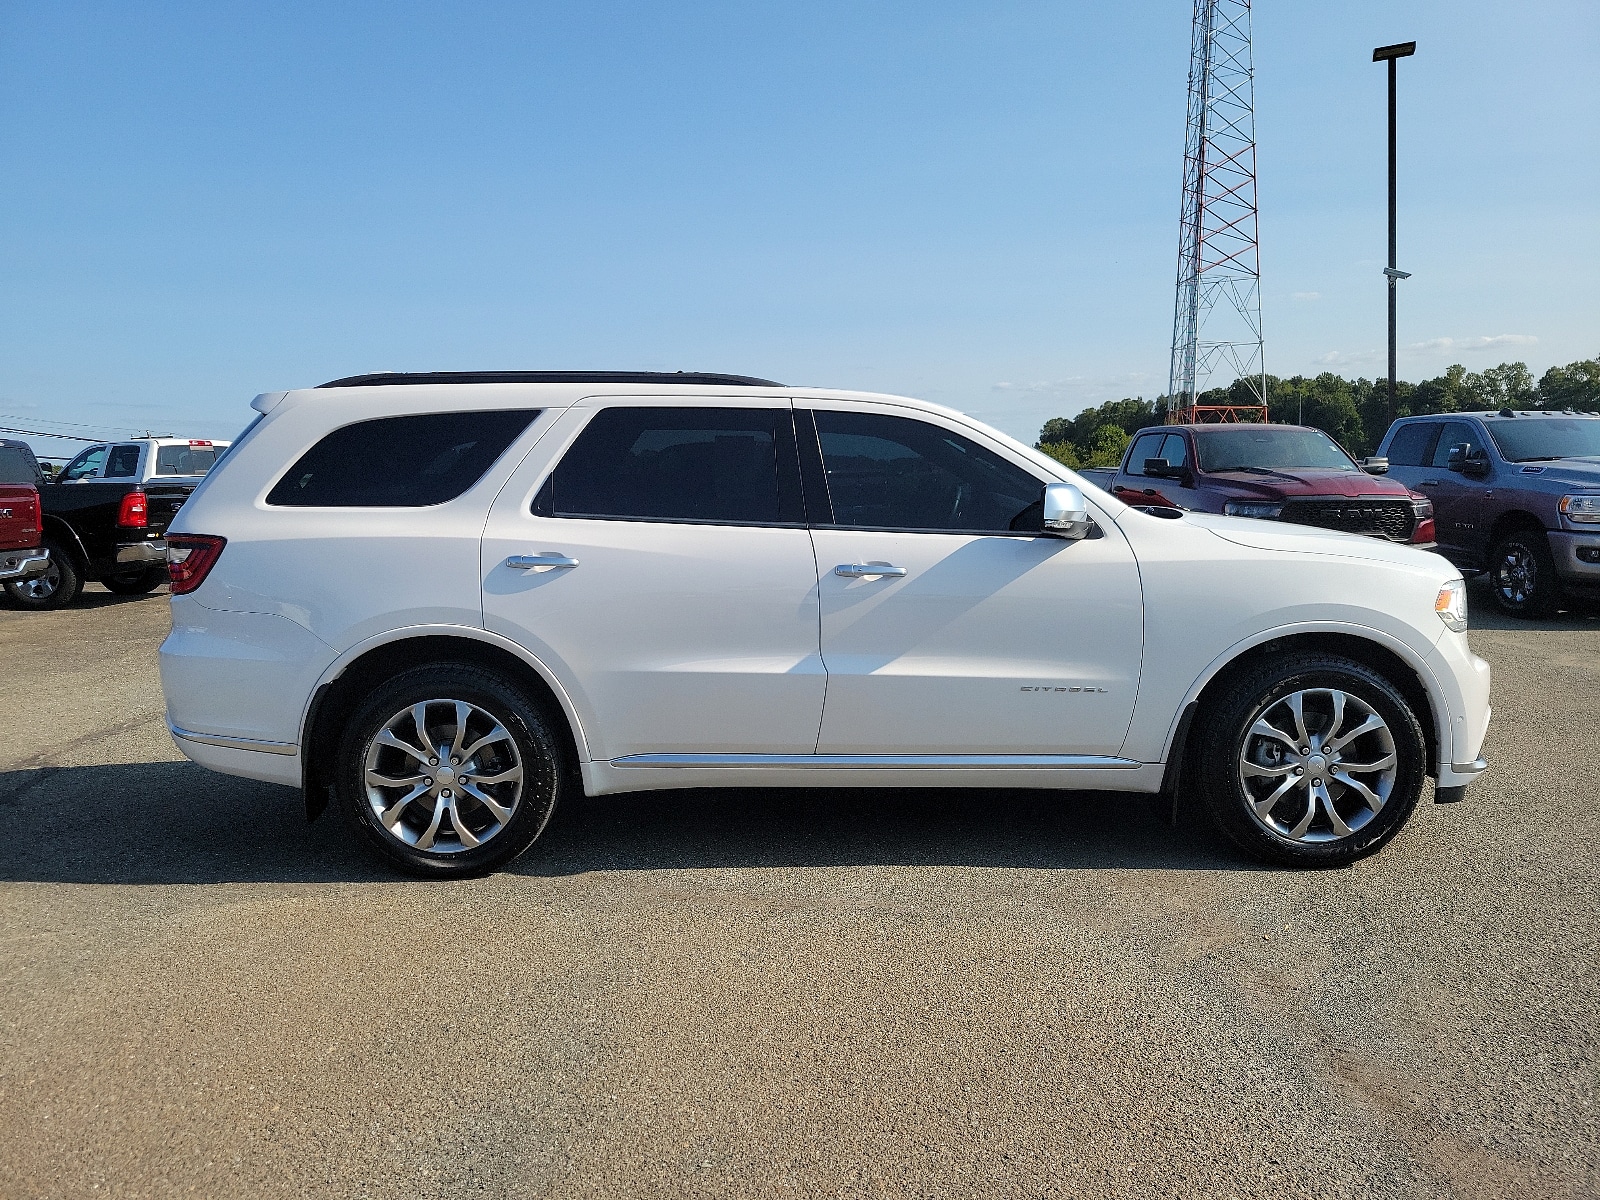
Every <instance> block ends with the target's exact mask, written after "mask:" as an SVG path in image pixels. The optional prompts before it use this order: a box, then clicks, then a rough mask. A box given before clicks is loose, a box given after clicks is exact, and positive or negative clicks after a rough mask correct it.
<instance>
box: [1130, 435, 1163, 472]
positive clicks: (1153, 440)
mask: <svg viewBox="0 0 1600 1200" xmlns="http://www.w3.org/2000/svg"><path fill="white" fill-rule="evenodd" d="M1165 436H1166V435H1164V434H1160V433H1141V434H1140V435H1139V436H1138V437H1137V438H1135V439H1134V441H1133V453H1132V454H1130V455H1128V474H1130V475H1143V474H1144V464H1145V463H1146V462H1147V461H1149V460H1150V459H1152V458H1160V457H1161V442H1162V440H1163V438H1164V437H1165Z"/></svg>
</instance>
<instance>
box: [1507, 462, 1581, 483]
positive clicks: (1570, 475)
mask: <svg viewBox="0 0 1600 1200" xmlns="http://www.w3.org/2000/svg"><path fill="white" fill-rule="evenodd" d="M1510 465H1511V467H1512V469H1513V470H1515V471H1516V472H1517V473H1518V474H1519V475H1525V476H1527V477H1528V478H1529V479H1538V480H1540V481H1541V482H1545V483H1558V484H1561V485H1562V486H1564V487H1579V488H1600V458H1558V459H1556V460H1555V461H1554V462H1542V463H1521V464H1517V463H1512V464H1510Z"/></svg>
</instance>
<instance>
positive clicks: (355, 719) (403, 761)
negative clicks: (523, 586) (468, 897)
mask: <svg viewBox="0 0 1600 1200" xmlns="http://www.w3.org/2000/svg"><path fill="white" fill-rule="evenodd" d="M455 701H460V702H462V703H464V704H466V705H468V706H470V707H471V708H472V709H475V710H477V711H476V712H475V713H469V715H468V720H467V722H466V725H467V726H468V728H469V730H470V732H468V733H465V734H464V735H462V736H460V737H457V738H456V739H455V740H456V745H458V746H460V745H461V744H462V743H463V742H466V743H468V745H466V746H465V747H464V748H465V749H470V748H471V743H474V742H479V741H480V740H481V741H484V742H488V741H491V738H490V737H486V736H485V733H486V730H487V729H488V727H489V725H491V724H494V723H497V725H498V729H499V730H501V731H503V733H504V734H505V736H504V737H501V738H496V739H492V741H493V744H492V745H490V746H489V748H488V749H486V750H484V751H483V752H482V754H483V755H484V756H485V757H484V758H483V759H482V760H481V765H480V759H479V757H478V756H473V757H469V758H467V759H466V762H465V763H464V764H461V765H464V766H467V767H469V768H470V769H472V770H474V771H478V772H479V773H480V775H482V773H483V772H484V771H486V770H487V772H488V775H487V776H483V777H485V778H492V777H493V776H495V775H498V774H500V773H502V772H504V771H508V770H517V769H520V771H521V778H520V781H518V782H519V783H520V794H518V795H517V796H516V799H515V804H514V807H512V808H511V814H510V817H509V819H506V820H504V821H503V822H500V821H497V820H496V818H495V815H494V813H493V811H492V810H491V808H490V807H488V806H485V805H483V804H482V803H480V802H479V801H477V800H474V799H471V798H469V796H468V794H467V790H466V789H467V788H470V786H471V785H472V784H473V783H477V785H478V786H479V788H480V789H481V790H480V791H473V792H472V793H471V795H472V796H480V795H482V794H484V793H485V792H488V793H490V794H492V796H493V798H495V799H497V800H498V801H499V802H501V803H504V804H507V805H508V806H509V805H510V804H511V801H510V800H509V799H508V797H509V796H510V795H511V793H510V792H509V791H507V790H505V789H506V788H508V787H509V785H507V784H494V785H492V786H490V785H486V784H483V783H482V782H481V780H473V779H472V777H471V776H468V777H467V780H468V782H467V784H466V785H463V784H462V783H460V782H459V781H457V782H455V783H454V784H453V785H452V784H451V782H450V781H449V780H446V779H445V778H444V776H446V775H451V776H453V774H454V771H455V770H456V769H457V768H452V767H451V765H450V763H449V761H448V757H449V756H448V754H445V755H444V756H443V757H444V758H445V759H446V761H443V762H441V761H440V760H439V759H437V758H435V759H432V760H431V763H432V765H430V764H429V762H427V761H419V762H417V764H416V765H415V767H413V766H412V765H411V764H412V760H414V759H418V757H419V756H418V755H416V754H407V753H404V752H402V751H400V750H398V749H394V748H392V747H393V743H392V742H391V743H384V744H383V746H382V747H379V746H378V745H376V744H375V740H376V739H377V738H378V736H379V735H380V734H381V733H383V731H384V729H385V727H386V726H388V725H391V724H392V723H393V722H394V721H396V720H399V721H400V722H401V725H400V726H399V728H397V729H392V730H391V733H392V735H393V736H395V737H397V738H398V739H399V740H401V741H404V742H406V743H407V744H408V745H410V746H412V747H414V748H416V749H419V750H421V749H423V748H424V743H426V747H427V748H428V749H434V748H437V749H438V750H441V751H447V750H448V748H449V747H447V746H446V745H445V744H444V737H443V734H442V732H441V731H442V730H446V729H448V730H450V731H451V732H452V733H453V731H454V729H455V717H454V713H455V712H459V711H461V710H459V709H455V708H453V707H452V706H451V705H452V702H455ZM430 702H431V703H430ZM422 704H425V705H427V706H428V707H426V708H425V709H424V713H425V718H424V719H425V724H426V726H427V729H428V730H431V731H432V732H431V733H430V734H429V736H428V737H427V738H419V737H417V734H416V726H415V722H414V720H410V721H409V723H408V718H407V717H406V716H405V714H406V713H407V712H408V711H411V710H413V706H416V705H422ZM507 742H510V743H512V744H514V749H515V753H514V754H513V753H512V750H511V748H510V747H509V746H508V745H507ZM562 747H563V742H562V739H561V738H560V737H559V736H558V735H557V733H556V731H555V730H554V729H553V728H551V726H550V723H549V721H548V720H547V718H546V717H545V716H544V714H543V711H542V710H541V708H540V706H539V705H538V704H537V703H536V702H535V701H534V700H533V698H532V697H531V696H529V695H528V694H527V692H526V691H525V690H524V689H523V688H522V687H521V686H520V685H518V684H516V683H514V682H513V681H511V680H509V679H507V678H506V677H504V676H502V675H500V674H498V673H496V672H494V671H490V670H486V669H485V668H483V667H478V666H472V665H469V664H465V663H436V664H429V665H425V666H419V667H413V668H411V669H410V670H408V671H403V672H401V673H400V674H398V675H396V676H395V677H394V678H392V679H390V680H388V681H387V682H386V683H383V684H381V685H379V686H378V687H376V688H374V689H373V690H372V691H371V692H370V693H369V694H368V695H367V696H366V697H365V698H364V699H363V700H362V701H361V704H360V705H359V706H358V707H357V709H356V711H355V712H354V713H353V714H352V715H351V717H350V720H349V722H348V723H347V724H346V726H345V731H344V736H343V737H342V738H341V740H340V744H339V749H338V752H337V753H338V759H337V763H336V767H335V773H334V780H335V790H336V791H337V793H338V796H339V802H340V807H342V808H343V809H344V813H345V817H346V818H347V819H348V820H349V822H350V823H351V825H352V827H353V828H355V829H356V830H357V831H358V832H359V833H360V834H361V836H362V837H363V839H364V840H365V841H366V842H367V843H368V845H370V846H371V847H372V848H373V849H374V850H376V851H377V852H378V853H379V854H380V855H382V856H383V857H384V858H386V859H388V860H389V861H390V862H391V863H393V864H394V865H396V866H398V867H400V868H401V869H402V870H405V871H407V872H409V873H411V874H413V875H420V876H424V877H428V878H434V879H458V878H464V877H468V876H472V875H482V874H484V873H485V872H488V871H493V870H496V869H497V868H499V867H502V866H504V865H505V864H506V863H508V862H510V861H511V860H512V859H514V858H516V857H517V855H519V854H521V853H522V852H523V851H524V850H526V849H527V848H528V847H529V846H531V845H533V843H534V841H535V840H537V838H538V837H539V835H540V834H541V833H543V832H544V828H545V826H546V825H547V824H548V823H549V820H550V815H551V814H552V813H553V812H554V811H555V807H556V802H557V800H558V799H559V798H560V796H561V794H562V792H563V789H564V787H565V783H566V780H567V778H568V775H567V772H566V771H565V770H564V763H563V761H562V760H563V757H564V751H563V748H562ZM369 754H372V755H376V756H377V757H376V759H375V762H376V764H377V772H378V774H380V775H383V776H388V777H398V778H404V777H407V776H406V772H408V771H412V770H415V771H417V772H420V773H422V777H424V778H427V779H428V780H429V783H430V784H431V785H433V786H432V788H431V790H428V791H423V792H422V794H421V795H419V796H418V797H417V798H416V799H414V800H412V801H411V802H409V803H408V804H407V805H405V806H404V807H403V808H401V809H400V812H399V815H398V816H396V817H394V819H393V820H394V828H395V830H396V831H395V832H391V831H390V827H389V826H386V825H385V824H384V822H383V820H382V819H381V818H380V814H379V808H378V807H375V804H376V805H380V806H381V805H389V806H390V808H389V811H390V812H391V813H392V812H394V811H395V807H396V805H397V803H398V802H399V801H400V800H402V799H403V798H404V796H405V794H406V792H407V791H408V790H411V789H412V788H417V789H418V790H420V788H418V785H416V784H413V785H411V788H400V787H393V788H377V789H369V788H368V786H367V778H368V770H367V764H368V757H369ZM462 774H463V775H465V774H466V772H462ZM441 788H443V789H445V790H440V789H441ZM496 789H500V790H498V791H496ZM452 791H454V793H455V795H454V797H453V798H452V799H451V800H446V799H445V798H446V797H451V793H452ZM392 802H393V803H392ZM455 805H461V806H462V807H459V808H458V807H455ZM441 812H442V813H445V814H447V815H445V816H443V817H442V818H441V816H440V813H441ZM429 814H433V815H432V816H431V818H430V816H429ZM430 820H431V822H432V824H433V826H434V828H435V829H436V830H437V834H436V835H434V836H435V837H436V838H438V839H439V840H438V841H436V842H435V843H434V844H433V845H432V846H428V847H424V848H419V846H418V845H416V844H413V840H414V841H418V842H420V841H425V840H430V839H429V838H428V836H427V832H426V830H425V829H423V828H421V827H422V826H425V825H426V824H428V823H429V822H430ZM458 822H461V823H464V824H465V825H467V826H468V827H470V828H469V832H470V833H472V834H484V833H485V830H486V827H492V828H490V829H489V832H488V835H487V836H486V837H485V838H484V840H483V841H482V843H481V844H479V845H472V844H471V843H470V842H469V840H468V837H466V836H458V834H457V829H458Z"/></svg>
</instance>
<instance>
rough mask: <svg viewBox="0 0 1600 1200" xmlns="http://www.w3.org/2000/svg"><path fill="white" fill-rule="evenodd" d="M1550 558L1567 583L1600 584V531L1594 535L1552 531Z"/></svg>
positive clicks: (1557, 572) (1596, 531)
mask: <svg viewBox="0 0 1600 1200" xmlns="http://www.w3.org/2000/svg"><path fill="white" fill-rule="evenodd" d="M1550 556H1551V557H1552V558H1554V559H1555V560H1556V574H1557V575H1559V576H1561V578H1562V580H1563V581H1565V582H1567V583H1578V584H1600V529H1597V530H1595V531H1594V532H1593V533H1569V532H1567V531H1566V530H1559V529H1557V530H1551V531H1550Z"/></svg>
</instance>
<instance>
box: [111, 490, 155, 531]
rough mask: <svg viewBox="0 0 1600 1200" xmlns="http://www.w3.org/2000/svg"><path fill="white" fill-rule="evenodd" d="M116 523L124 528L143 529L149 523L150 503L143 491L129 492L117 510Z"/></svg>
mask: <svg viewBox="0 0 1600 1200" xmlns="http://www.w3.org/2000/svg"><path fill="white" fill-rule="evenodd" d="M117 524H118V525H120V526H122V528H124V529H143V528H144V527H145V526H147V525H149V524H150V505H149V504H148V503H147V502H146V500H145V498H144V493H143V492H129V493H127V495H125V496H123V497H122V507H121V508H119V509H118V510H117Z"/></svg>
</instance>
